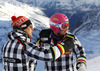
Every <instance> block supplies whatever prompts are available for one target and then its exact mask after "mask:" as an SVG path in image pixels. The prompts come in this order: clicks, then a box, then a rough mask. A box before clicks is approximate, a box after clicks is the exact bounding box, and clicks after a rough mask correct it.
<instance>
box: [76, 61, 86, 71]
mask: <svg viewBox="0 0 100 71" xmlns="http://www.w3.org/2000/svg"><path fill="white" fill-rule="evenodd" d="M76 68H77V70H78V71H87V69H86V65H85V64H84V63H78V64H77V65H76Z"/></svg>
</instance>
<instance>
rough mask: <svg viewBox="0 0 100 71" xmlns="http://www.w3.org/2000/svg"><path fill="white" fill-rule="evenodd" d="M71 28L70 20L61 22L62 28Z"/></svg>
mask: <svg viewBox="0 0 100 71" xmlns="http://www.w3.org/2000/svg"><path fill="white" fill-rule="evenodd" d="M68 28H69V22H63V23H61V29H62V30H67V29H68Z"/></svg>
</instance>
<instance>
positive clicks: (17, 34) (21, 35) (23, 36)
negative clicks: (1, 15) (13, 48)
mask: <svg viewBox="0 0 100 71" xmlns="http://www.w3.org/2000/svg"><path fill="white" fill-rule="evenodd" d="M8 38H9V39H10V40H15V39H20V40H23V41H25V42H30V38H29V36H28V34H27V33H26V32H25V31H23V30H19V29H14V30H13V31H11V32H9V33H8Z"/></svg>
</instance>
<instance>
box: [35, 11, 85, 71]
mask: <svg viewBox="0 0 100 71" xmlns="http://www.w3.org/2000/svg"><path fill="white" fill-rule="evenodd" d="M49 24H50V29H44V30H42V31H41V32H40V34H39V36H40V38H38V40H37V45H38V44H39V46H40V47H45V49H48V48H50V46H51V45H53V46H54V45H58V44H59V43H60V42H61V40H64V39H66V40H68V41H72V40H73V42H74V45H75V47H73V48H71V49H69V51H67V52H66V53H65V54H64V55H62V56H61V57H60V58H58V59H56V61H49V62H45V67H46V71H74V62H73V56H74V54H75V56H76V61H77V62H76V69H77V70H78V71H86V54H85V51H84V48H83V47H82V45H81V43H80V42H79V40H78V39H77V38H76V37H75V36H74V35H73V34H71V33H70V32H68V28H69V19H68V17H67V16H66V15H64V14H62V13H57V14H54V15H52V16H51V17H50V22H49ZM64 44H65V43H64ZM66 44H69V43H66ZM69 45H73V44H69ZM56 52H57V51H56ZM58 53H59V52H58Z"/></svg>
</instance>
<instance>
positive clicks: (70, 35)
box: [65, 33, 76, 40]
mask: <svg viewBox="0 0 100 71" xmlns="http://www.w3.org/2000/svg"><path fill="white" fill-rule="evenodd" d="M65 36H66V37H69V38H72V39H73V40H75V39H76V37H75V35H74V34H72V33H66V35H65Z"/></svg>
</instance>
